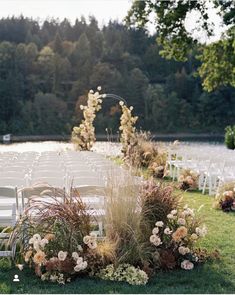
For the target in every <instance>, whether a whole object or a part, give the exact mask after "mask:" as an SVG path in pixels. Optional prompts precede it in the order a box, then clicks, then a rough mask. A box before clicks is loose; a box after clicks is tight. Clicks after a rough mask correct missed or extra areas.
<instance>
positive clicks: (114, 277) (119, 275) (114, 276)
mask: <svg viewBox="0 0 235 295" xmlns="http://www.w3.org/2000/svg"><path fill="white" fill-rule="evenodd" d="M97 276H98V277H99V278H101V279H103V280H110V281H122V282H127V283H128V284H130V285H146V284H147V282H148V275H147V274H146V272H144V271H143V270H141V269H139V268H136V267H134V266H132V265H130V264H128V263H123V264H120V265H119V266H118V267H117V268H115V267H114V265H113V264H110V265H108V266H107V267H106V268H104V269H102V270H101V271H100V272H99V273H98V274H97Z"/></svg>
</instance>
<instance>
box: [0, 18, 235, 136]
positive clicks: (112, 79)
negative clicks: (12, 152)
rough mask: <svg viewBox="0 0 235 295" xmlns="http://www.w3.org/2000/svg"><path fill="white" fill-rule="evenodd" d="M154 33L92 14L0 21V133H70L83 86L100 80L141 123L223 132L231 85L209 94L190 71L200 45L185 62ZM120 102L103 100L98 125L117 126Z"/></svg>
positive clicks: (234, 101) (230, 118) (233, 105)
mask: <svg viewBox="0 0 235 295" xmlns="http://www.w3.org/2000/svg"><path fill="white" fill-rule="evenodd" d="M160 50H161V48H159V46H158V45H157V43H156V35H155V36H149V35H148V34H147V32H146V31H144V30H143V29H134V28H127V27H126V26H125V25H123V24H120V23H117V22H110V23H109V24H107V25H105V26H104V27H103V28H102V29H100V28H99V27H98V23H97V21H96V19H95V18H94V17H90V19H89V21H86V20H85V19H84V18H83V17H82V18H80V19H77V20H76V22H75V23H74V24H73V25H72V24H71V23H70V22H69V21H68V20H66V19H65V20H64V21H62V22H59V21H58V20H54V19H52V20H46V21H44V22H43V23H42V24H39V22H38V21H36V20H32V19H28V18H24V17H18V18H5V19H1V20H0V134H4V133H12V134H19V135H31V134H36V135H40V134H48V135H49V134H69V133H70V132H71V129H72V127H73V126H74V125H75V124H78V123H79V122H80V120H81V118H82V113H81V111H80V108H79V105H80V104H82V103H83V104H84V103H85V102H86V96H84V94H86V93H87V92H88V91H89V89H95V88H96V87H97V86H99V85H101V86H102V91H103V92H104V93H114V94H117V95H119V96H122V97H123V98H125V99H126V101H127V103H128V105H133V107H134V113H135V114H136V115H138V116H139V122H138V124H139V127H141V128H142V129H145V130H151V131H152V132H154V133H177V132H192V133H193V132H195V133H196V132H199V133H205V132H213V133H218V132H223V131H224V128H225V126H226V125H229V124H232V123H233V122H234V116H235V90H234V88H229V87H227V88H221V89H218V90H217V91H214V92H211V93H207V92H205V91H203V90H202V87H201V81H200V78H199V77H198V76H197V75H196V74H195V73H196V70H197V68H198V66H199V65H200V62H199V60H198V59H197V55H198V54H200V52H199V50H196V49H194V50H192V53H191V55H190V56H189V59H188V61H187V62H176V61H174V60H165V59H163V58H162V57H161V56H160V55H159V51H160ZM119 118H120V109H119V106H118V104H117V102H116V101H114V100H112V99H107V100H104V101H103V107H102V110H101V111H100V112H99V114H98V115H97V118H96V123H95V124H96V128H97V132H99V133H105V129H106V128H111V129H112V130H113V132H114V133H115V132H117V130H118V125H119Z"/></svg>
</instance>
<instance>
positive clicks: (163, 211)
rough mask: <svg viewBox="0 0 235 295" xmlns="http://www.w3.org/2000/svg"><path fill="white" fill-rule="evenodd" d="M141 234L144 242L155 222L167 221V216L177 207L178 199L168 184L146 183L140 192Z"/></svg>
mask: <svg viewBox="0 0 235 295" xmlns="http://www.w3.org/2000/svg"><path fill="white" fill-rule="evenodd" d="M140 196H141V208H142V213H141V232H142V235H143V239H144V240H148V238H147V237H149V236H150V235H151V232H152V229H153V228H154V225H155V222H156V220H160V221H162V222H165V221H167V215H168V214H169V213H170V212H171V211H172V210H174V209H175V208H177V207H179V205H180V197H179V195H177V194H175V193H174V190H173V187H172V186H171V185H169V184H167V185H166V184H164V183H157V184H156V183H155V182H154V181H147V182H146V183H145V185H144V186H143V188H142V191H141V194H140Z"/></svg>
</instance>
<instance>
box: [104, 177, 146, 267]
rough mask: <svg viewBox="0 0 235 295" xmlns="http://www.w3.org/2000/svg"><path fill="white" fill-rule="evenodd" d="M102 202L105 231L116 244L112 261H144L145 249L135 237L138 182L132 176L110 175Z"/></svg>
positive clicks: (137, 232)
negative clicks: (104, 200) (104, 201)
mask: <svg viewBox="0 0 235 295" xmlns="http://www.w3.org/2000/svg"><path fill="white" fill-rule="evenodd" d="M107 183H108V189H107V195H106V204H105V233H106V237H107V239H108V240H109V241H111V242H113V243H114V244H115V245H116V249H115V261H114V264H115V265H118V264H120V263H130V264H132V265H139V264H141V263H142V262H143V261H145V259H146V256H147V249H146V248H145V249H144V248H143V243H142V242H140V240H139V236H140V233H139V229H140V227H139V226H140V220H141V209H140V202H139V201H140V199H139V190H140V186H141V184H137V183H136V179H135V178H134V177H132V176H131V175H130V176H128V175H127V176H125V177H123V178H122V177H120V175H117V174H115V173H114V174H113V175H112V176H110V178H109V179H108V181H107Z"/></svg>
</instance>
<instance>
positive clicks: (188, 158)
mask: <svg viewBox="0 0 235 295" xmlns="http://www.w3.org/2000/svg"><path fill="white" fill-rule="evenodd" d="M234 156H235V152H234V151H233V150H229V149H225V148H222V147H221V146H220V145H217V146H216V145H214V146H213V148H211V147H210V146H209V145H195V146H193V145H187V144H180V145H179V146H171V147H170V148H169V156H168V165H169V170H170V177H171V178H172V179H173V180H179V177H180V171H181V170H182V169H188V170H190V171H192V172H195V173H196V174H197V175H198V177H199V181H198V189H199V190H201V191H202V193H203V194H205V193H206V191H208V192H209V195H215V194H216V193H217V191H218V189H219V187H220V186H221V185H222V184H224V183H227V182H231V181H235V157H234Z"/></svg>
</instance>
